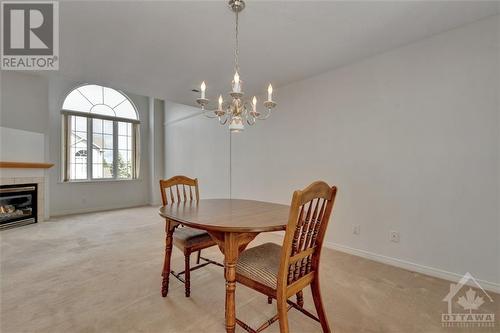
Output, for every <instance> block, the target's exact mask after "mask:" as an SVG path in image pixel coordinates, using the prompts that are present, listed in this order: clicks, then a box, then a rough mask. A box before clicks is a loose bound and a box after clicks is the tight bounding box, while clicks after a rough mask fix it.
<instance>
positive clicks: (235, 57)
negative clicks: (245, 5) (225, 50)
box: [234, 12, 240, 74]
mask: <svg viewBox="0 0 500 333" xmlns="http://www.w3.org/2000/svg"><path fill="white" fill-rule="evenodd" d="M238 34H239V24H238V12H236V29H235V44H236V45H235V48H234V70H235V71H236V72H238V74H239V73H240V64H239V60H238V57H239V54H240V50H239V38H238Z"/></svg>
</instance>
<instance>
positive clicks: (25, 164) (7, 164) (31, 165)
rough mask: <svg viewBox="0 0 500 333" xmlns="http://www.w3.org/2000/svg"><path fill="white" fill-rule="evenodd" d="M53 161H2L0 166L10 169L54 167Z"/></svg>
mask: <svg viewBox="0 0 500 333" xmlns="http://www.w3.org/2000/svg"><path fill="white" fill-rule="evenodd" d="M53 166H54V164H53V163H38V162H3V161H0V168H9V169H17V168H20V169H48V168H50V167H53Z"/></svg>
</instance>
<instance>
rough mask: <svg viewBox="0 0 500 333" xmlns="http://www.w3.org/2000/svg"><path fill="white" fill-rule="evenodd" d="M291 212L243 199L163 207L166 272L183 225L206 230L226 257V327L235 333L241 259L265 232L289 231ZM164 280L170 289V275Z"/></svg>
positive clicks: (186, 203)
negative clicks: (239, 258)
mask: <svg viewBox="0 0 500 333" xmlns="http://www.w3.org/2000/svg"><path fill="white" fill-rule="evenodd" d="M289 209H290V207H289V206H288V205H282V204H276V203H270V202H263V201H255V200H242V199H202V200H199V201H196V200H193V201H186V202H180V203H173V204H170V205H166V206H163V207H161V208H160V210H159V214H160V215H161V216H162V217H164V218H165V221H166V226H165V231H166V242H165V263H164V264H165V266H164V267H165V271H167V272H170V259H171V255H172V236H173V233H174V231H175V229H176V228H177V227H178V226H180V225H183V226H186V227H190V228H196V229H201V230H206V231H207V232H208V234H209V235H210V236H211V237H212V239H213V240H214V241H215V242H216V243H217V245H218V247H219V249H220V251H221V252H222V254H223V255H224V278H225V280H226V301H225V326H226V332H228V333H234V331H235V326H236V310H235V290H236V264H237V262H238V256H239V254H240V253H241V252H242V251H243V250H245V248H246V247H247V245H248V244H249V243H250V242H251V241H252V240H253V239H255V237H257V235H258V234H260V233H261V232H273V231H282V230H285V229H286V226H287V223H288V214H289ZM164 279H167V280H166V283H167V286H168V279H169V274H166V277H164ZM164 282H165V281H164Z"/></svg>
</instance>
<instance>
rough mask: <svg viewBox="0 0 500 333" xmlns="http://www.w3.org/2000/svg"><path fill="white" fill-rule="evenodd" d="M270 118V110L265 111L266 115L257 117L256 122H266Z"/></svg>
mask: <svg viewBox="0 0 500 333" xmlns="http://www.w3.org/2000/svg"><path fill="white" fill-rule="evenodd" d="M270 116H271V109H266V114H265V115H264V116H258V117H257V119H258V120H266V119H267V118H269V117H270Z"/></svg>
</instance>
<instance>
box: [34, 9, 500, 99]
mask: <svg viewBox="0 0 500 333" xmlns="http://www.w3.org/2000/svg"><path fill="white" fill-rule="evenodd" d="M499 4H500V3H499V2H496V1H493V2H487V1H470V2H468V1H449V2H447V1H384V2H379V1H351V2H347V1H344V2H333V1H322V2H314V1H257V0H254V1H250V0H248V1H247V8H246V9H245V10H244V11H243V12H242V13H241V15H240V67H241V71H240V72H241V77H242V79H243V80H244V84H245V86H244V88H245V91H246V92H247V93H250V94H261V93H264V92H265V91H266V87H267V83H268V82H269V81H271V82H272V83H273V85H274V86H275V87H277V88H278V89H276V92H277V93H278V94H279V87H280V86H282V85H285V84H288V83H290V82H293V81H296V80H300V79H303V78H306V77H309V76H312V75H315V74H318V73H321V72H324V71H326V70H329V69H333V68H336V67H339V66H343V65H346V64H349V63H352V62H355V61H357V60H360V59H363V58H366V57H369V56H372V55H375V54H378V53H381V52H384V51H387V50H389V49H392V48H395V47H398V46H401V45H405V44H408V43H411V42H414V41H418V40H420V39H422V38H425V37H428V36H431V35H433V34H437V33H440V32H443V31H446V30H449V29H452V28H455V27H457V26H460V25H464V24H467V23H470V22H474V21H477V20H479V19H482V18H485V17H487V16H490V15H495V14H498V13H499V7H500V6H499ZM60 36H61V40H60V71H59V72H58V73H50V74H47V73H45V74H44V75H62V76H64V77H67V78H71V79H76V80H79V81H82V82H92V83H98V84H103V85H108V86H112V87H115V88H118V89H124V90H127V91H129V92H134V93H138V94H142V95H147V96H154V97H158V98H166V99H169V100H171V101H174V102H178V103H184V104H190V105H193V104H195V103H194V100H195V98H196V97H197V96H198V94H196V93H193V92H191V89H193V88H198V87H199V84H200V83H201V81H202V80H205V81H206V82H207V86H208V88H207V94H208V96H209V97H211V98H213V99H214V100H215V98H216V94H218V93H219V92H227V91H229V87H230V80H231V78H232V75H233V45H234V15H233V13H232V12H230V11H229V9H228V8H227V6H226V3H225V1H222V0H221V1H151V2H150V1H135V2H121V1H61V2H60Z"/></svg>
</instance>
